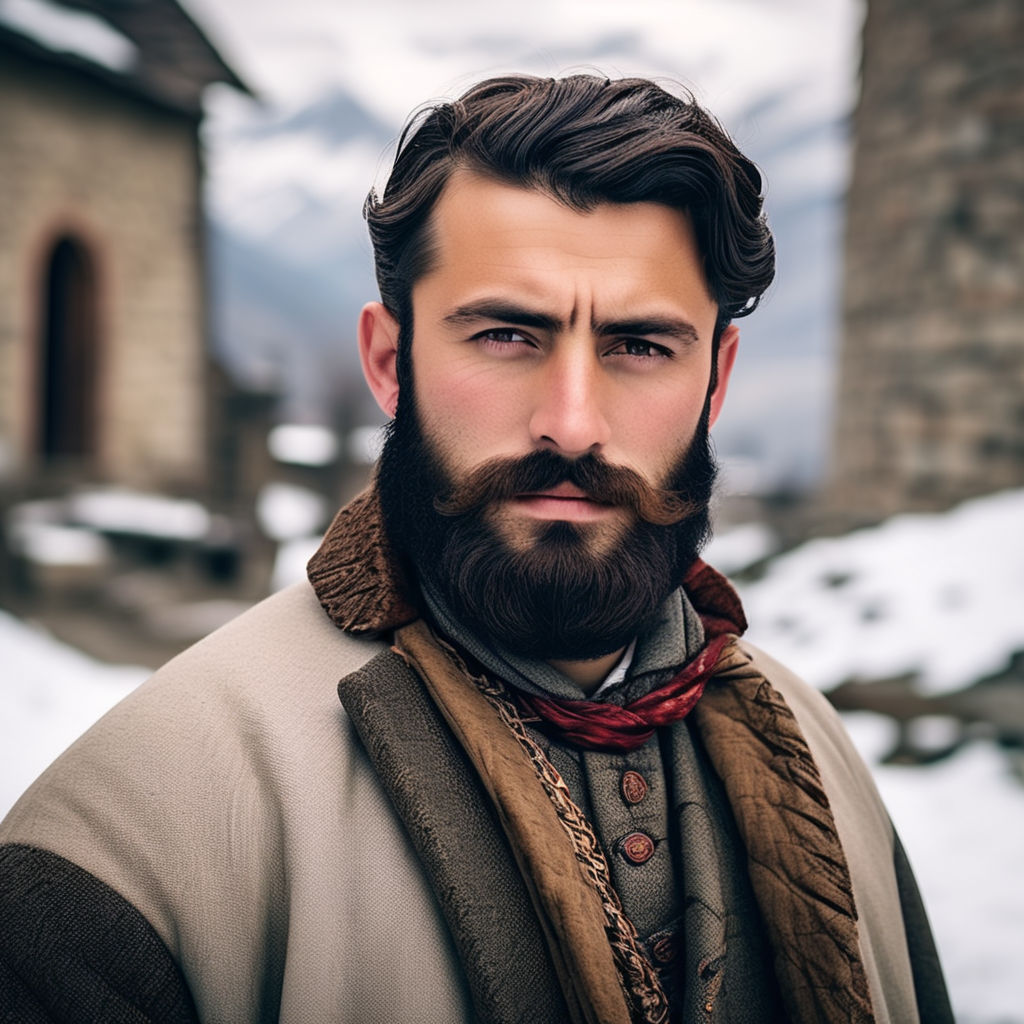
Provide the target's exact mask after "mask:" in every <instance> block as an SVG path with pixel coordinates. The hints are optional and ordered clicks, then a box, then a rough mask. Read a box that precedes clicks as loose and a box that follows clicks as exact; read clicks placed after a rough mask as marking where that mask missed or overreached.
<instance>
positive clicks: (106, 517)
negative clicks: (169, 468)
mask: <svg viewBox="0 0 1024 1024" xmlns="http://www.w3.org/2000/svg"><path fill="white" fill-rule="evenodd" d="M67 509H68V516H69V518H70V519H71V521H72V522H73V523H75V524H77V525H79V526H89V527H92V528H93V529H94V530H99V531H100V532H101V533H122V534H138V535H139V536H145V537H160V538H163V539H166V540H180V541H198V540H202V539H203V538H204V537H205V536H206V534H207V532H208V530H209V529H210V513H209V512H207V511H206V509H205V508H203V506H202V505H200V504H199V502H198V501H191V500H189V499H187V498H168V497H166V496H164V495H162V494H147V493H145V492H142V491H131V490H128V489H125V488H113V487H112V488H110V489H109V490H96V491H83V492H81V493H79V494H75V495H72V496H71V498H69V499H68V502H67Z"/></svg>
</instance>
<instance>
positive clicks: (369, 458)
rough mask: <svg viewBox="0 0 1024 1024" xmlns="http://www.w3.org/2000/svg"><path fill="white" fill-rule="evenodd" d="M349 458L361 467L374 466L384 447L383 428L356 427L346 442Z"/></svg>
mask: <svg viewBox="0 0 1024 1024" xmlns="http://www.w3.org/2000/svg"><path fill="white" fill-rule="evenodd" d="M345 447H346V450H347V452H348V457H349V458H350V459H351V460H352V461H353V462H355V463H357V464H358V465H360V466H372V465H373V464H374V463H375V462H376V461H377V459H378V458H379V457H380V453H381V450H382V449H383V447H384V428H383V427H356V428H355V430H352V431H351V432H350V433H349V435H348V440H347V442H346V446H345Z"/></svg>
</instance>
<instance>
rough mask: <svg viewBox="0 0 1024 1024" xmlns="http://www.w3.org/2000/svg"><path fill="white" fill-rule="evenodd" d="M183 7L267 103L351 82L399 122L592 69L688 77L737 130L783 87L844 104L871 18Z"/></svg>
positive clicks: (241, 1) (578, 6) (845, 0)
mask: <svg viewBox="0 0 1024 1024" xmlns="http://www.w3.org/2000/svg"><path fill="white" fill-rule="evenodd" d="M182 2H183V4H184V6H185V7H186V8H187V9H188V10H189V11H190V13H192V14H193V16H194V17H195V18H196V19H197V20H198V22H199V23H200V25H201V26H202V27H203V28H204V29H205V30H206V31H207V32H208V33H209V35H210V37H211V38H212V39H213V40H214V41H215V43H216V44H217V45H218V46H219V47H220V48H221V50H222V52H223V54H224V56H225V57H226V58H227V59H228V61H229V62H230V63H231V64H232V65H233V66H234V67H235V68H236V70H237V71H238V72H239V73H240V75H241V76H242V77H243V78H244V79H245V80H246V81H247V82H248V83H249V84H250V85H251V86H252V87H253V89H254V90H255V91H257V92H258V93H260V94H261V95H262V96H263V97H265V98H266V99H267V100H269V101H271V102H273V103H275V104H283V105H286V106H289V105H296V106H298V105H300V104H302V103H303V102H305V101H308V100H309V99H310V98H312V97H313V96H315V95H317V94H319V93H321V92H322V91H323V90H324V88H325V87H326V86H328V85H331V84H334V83H339V84H343V85H345V86H347V87H348V88H350V89H351V90H352V91H353V92H355V93H356V94H357V95H358V96H359V97H360V98H361V99H362V100H363V102H364V103H365V104H366V105H367V106H368V107H370V108H371V109H372V110H373V111H374V112H375V113H377V114H378V115H379V116H381V117H382V118H383V119H384V120H386V121H388V122H394V123H401V121H403V120H404V118H405V116H406V115H407V114H408V113H409V112H410V111H411V110H412V109H413V108H415V107H416V106H418V105H419V104H420V103H422V102H424V101H426V100H429V99H433V98H437V97H439V96H447V95H451V94H452V93H453V92H457V91H459V90H461V88H463V87H465V86H466V85H468V84H469V83H471V82H473V81H475V80H477V79H479V78H481V77H485V76H486V75H488V74H492V73H495V72H499V71H509V70H522V71H529V72H534V73H541V74H557V73H559V72H563V71H565V70H568V69H573V68H581V67H598V68H600V69H601V70H603V71H606V72H608V73H610V74H612V75H615V74H644V75H649V76H669V77H672V78H675V79H679V80H682V81H683V82H685V83H686V84H687V85H689V86H690V87H691V88H693V89H694V91H695V92H696V93H697V95H698V98H701V99H703V100H704V101H705V102H706V103H707V104H708V105H709V106H710V107H711V109H712V110H713V111H715V113H717V114H718V115H719V117H721V118H722V119H723V120H724V121H726V123H727V124H728V122H729V120H730V118H731V117H732V116H734V115H736V114H737V112H738V111H740V110H743V109H746V108H748V107H749V106H750V104H751V102H752V100H754V99H755V98H757V97H761V96H766V95H769V94H778V93H782V92H785V93H786V94H787V102H786V108H787V110H788V111H789V114H790V116H792V117H794V118H800V117H803V116H806V114H807V112H808V111H811V110H836V109H846V108H847V107H848V106H849V103H850V98H851V89H852V84H853V81H854V78H855V72H856V45H855V44H856V37H857V31H858V28H859V24H860V20H861V18H862V4H861V2H860V0H631V2H623V0H516V2H514V3H494V4H478V5H474V6H473V7H472V8H470V7H469V5H468V4H467V3H465V0H431V2H429V3H419V2H411V0H373V2H370V3H367V2H366V0H359V2H353V0H289V2H288V3H280V2H279V0H182ZM731 127H733V130H742V131H745V132H756V130H757V126H756V125H745V126H731ZM741 142H742V140H741Z"/></svg>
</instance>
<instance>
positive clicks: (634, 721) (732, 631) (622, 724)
mask: <svg viewBox="0 0 1024 1024" xmlns="http://www.w3.org/2000/svg"><path fill="white" fill-rule="evenodd" d="M683 589H684V590H685V591H686V593H687V595H688V596H689V598H690V602H691V603H692V604H693V607H694V610H695V611H696V612H697V614H698V615H699V616H700V619H701V622H702V623H703V625H704V635H705V640H706V643H705V645H704V647H703V648H702V649H701V650H700V652H699V653H698V654H697V656H696V657H694V658H692V659H691V660H690V661H689V662H687V663H686V664H685V665H684V666H683V667H682V668H681V669H680V670H679V672H677V673H676V675H674V676H673V677H672V678H671V679H670V680H669V681H668V682H667V683H666V684H665V685H664V686H660V687H658V688H657V689H656V690H651V692H650V693H648V694H645V695H644V696H643V697H640V698H639V699H638V700H635V701H632V702H631V703H629V704H627V705H625V707H620V706H619V705H617V704H610V703H606V702H604V701H593V700H565V699H562V698H559V697H537V696H534V695H533V694H529V693H523V692H521V691H517V690H513V691H512V696H513V698H514V699H515V701H516V703H517V704H518V705H519V709H520V711H521V713H522V714H523V715H524V716H525V717H526V718H535V719H537V718H539V719H541V721H542V722H543V725H542V726H541V728H543V729H544V730H545V732H548V733H551V734H554V735H555V736H558V737H560V738H562V739H565V740H568V741H569V742H570V743H572V744H574V745H575V746H578V747H587V748H589V749H591V750H611V751H617V752H623V751H629V750H635V749H636V748H637V747H639V746H640V745H641V744H643V743H645V742H646V741H647V740H648V739H649V738H650V737H651V736H652V735H653V734H654V730H655V729H657V728H658V727H659V726H662V725H671V724H672V723H673V722H678V721H681V720H682V719H683V718H685V717H686V716H687V715H688V714H689V713H690V712H691V711H692V710H693V708H694V706H695V705H696V703H697V701H699V700H700V698H701V695H702V694H703V693H704V687H705V686H706V685H707V682H708V680H709V679H710V678H711V675H712V673H713V672H714V670H715V666H716V665H717V664H718V659H719V656H720V655H721V653H722V651H723V650H724V648H725V646H726V644H728V643H729V641H730V639H732V637H733V636H735V635H738V634H740V633H742V632H743V631H744V630H745V629H746V627H747V622H746V618H745V617H744V615H743V609H742V607H741V605H740V602H739V598H738V597H737V596H736V592H735V591H734V590H733V589H732V587H731V586H730V585H729V584H728V582H727V581H726V580H725V578H724V577H723V576H721V575H719V573H717V572H715V570H714V569H712V568H711V567H710V566H708V565H705V563H704V562H702V561H701V560H700V559H697V561H695V562H694V563H693V565H692V566H691V567H690V570H689V572H688V573H687V574H686V577H685V578H684V580H683Z"/></svg>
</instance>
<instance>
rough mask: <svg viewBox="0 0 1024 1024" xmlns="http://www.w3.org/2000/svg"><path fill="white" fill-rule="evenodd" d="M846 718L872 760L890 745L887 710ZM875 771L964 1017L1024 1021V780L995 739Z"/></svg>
mask: <svg viewBox="0 0 1024 1024" xmlns="http://www.w3.org/2000/svg"><path fill="white" fill-rule="evenodd" d="M844 721H845V722H846V727H847V729H848V730H849V732H850V734H851V735H852V737H853V740H854V743H856V744H857V747H858V749H859V750H860V751H861V754H862V755H863V756H864V757H865V759H866V760H868V762H869V763H871V762H873V761H874V760H875V758H877V757H878V756H879V755H880V754H881V753H882V752H883V751H884V750H885V749H887V747H888V746H890V745H891V741H892V738H893V729H894V726H893V723H892V722H890V721H889V720H888V719H884V718H882V717H880V716H878V715H874V714H871V713H869V712H861V713H858V714H855V715H852V714H851V715H845V716H844ZM872 771H873V773H874V776H875V781H876V782H877V784H878V788H879V791H880V792H881V794H882V798H883V800H884V801H885V803H886V806H887V807H888V809H889V814H890V816H891V817H892V820H893V822H894V824H895V825H896V830H897V831H898V832H899V834H900V839H901V840H902V842H903V846H904V848H905V849H906V851H907V856H908V857H909V859H910V863H911V865H912V866H913V868H914V873H915V875H916V877H917V882H918V885H919V886H920V888H921V892H922V893H923V895H924V900H925V905H926V907H927V910H928V916H929V919H930V921H931V925H932V930H933V932H934V934H935V941H936V944H937V945H938V947H939V955H940V958H941V960H942V966H943V969H944V970H945V972H946V981H947V983H948V984H949V987H950V997H951V999H952V1001H953V1009H954V1012H955V1015H956V1019H957V1021H958V1022H960V1024H1020V1022H1022V1021H1024V982H1021V980H1020V964H1021V962H1022V961H1024V886H1022V885H1021V884H1020V869H1021V864H1024V786H1022V785H1021V782H1020V780H1018V779H1015V778H1013V777H1012V776H1011V774H1010V772H1009V769H1008V764H1007V760H1006V758H1005V757H1004V756H1003V755H1002V754H1001V753H1000V751H999V750H998V749H997V748H996V747H995V746H994V745H993V744H991V743H987V742H975V743H972V744H969V745H967V746H965V747H963V748H961V749H960V750H959V751H958V752H957V753H956V754H954V755H953V756H952V757H950V758H947V759H946V760H944V761H940V762H937V763H935V764H933V765H931V766H930V767H927V768H907V767H905V766H892V765H878V764H872Z"/></svg>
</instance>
